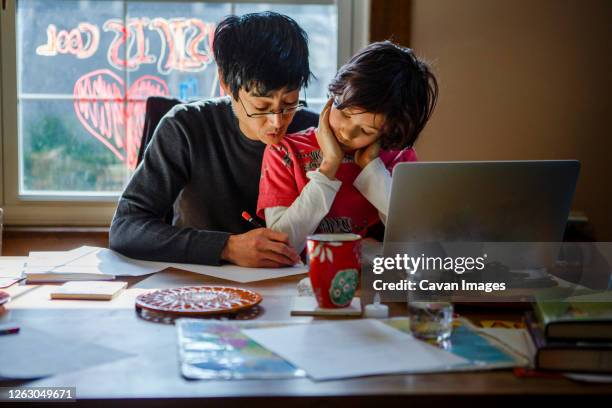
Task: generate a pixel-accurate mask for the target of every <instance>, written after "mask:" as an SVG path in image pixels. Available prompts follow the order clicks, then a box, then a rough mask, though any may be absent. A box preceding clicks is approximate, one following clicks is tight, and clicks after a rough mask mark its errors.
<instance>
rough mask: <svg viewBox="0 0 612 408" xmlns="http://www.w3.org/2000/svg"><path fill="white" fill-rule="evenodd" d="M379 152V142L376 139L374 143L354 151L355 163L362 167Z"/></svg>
mask: <svg viewBox="0 0 612 408" xmlns="http://www.w3.org/2000/svg"><path fill="white" fill-rule="evenodd" d="M379 154H380V142H379V141H378V140H376V141H375V142H374V143H371V144H369V145H367V146H366V147H363V148H361V149H359V150H357V151H355V163H357V165H358V166H359V167H361V168H362V169H364V168H365V166H367V165H368V164H370V162H371V161H372V160H374V159H376V158H377V157H378V155H379Z"/></svg>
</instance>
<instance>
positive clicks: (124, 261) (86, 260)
mask: <svg viewBox="0 0 612 408" xmlns="http://www.w3.org/2000/svg"><path fill="white" fill-rule="evenodd" d="M166 268H176V269H182V270H185V271H190V272H195V273H199V274H202V275H208V276H213V277H216V278H221V279H226V280H231V281H235V282H241V283H246V282H255V281H260V280H265V279H274V278H280V277H285V276H292V275H299V274H302V273H307V272H308V269H307V267H306V266H304V265H296V266H293V267H288V268H244V267H240V266H236V265H224V266H221V267H219V266H207V265H194V264H179V263H171V262H153V261H141V260H137V259H132V258H128V257H126V256H123V255H121V254H119V253H117V252H115V251H112V250H110V249H106V248H98V247H90V246H82V247H80V248H76V249H73V250H71V251H64V252H30V256H29V257H28V259H27V261H26V265H25V268H24V276H25V277H26V278H27V281H28V282H29V283H35V282H65V281H72V280H88V281H91V280H113V279H115V277H116V276H142V275H148V274H151V273H155V272H159V271H161V270H164V269H166Z"/></svg>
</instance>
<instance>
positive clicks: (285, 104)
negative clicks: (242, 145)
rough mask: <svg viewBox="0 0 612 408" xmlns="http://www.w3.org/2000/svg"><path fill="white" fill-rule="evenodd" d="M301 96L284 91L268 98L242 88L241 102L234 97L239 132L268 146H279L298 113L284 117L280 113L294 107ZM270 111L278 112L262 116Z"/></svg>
mask: <svg viewBox="0 0 612 408" xmlns="http://www.w3.org/2000/svg"><path fill="white" fill-rule="evenodd" d="M299 96H300V93H299V90H298V89H294V90H288V89H287V88H282V89H279V90H276V91H271V92H269V93H268V94H266V95H258V94H256V93H255V91H253V90H251V91H250V92H247V91H245V90H244V89H243V88H241V89H240V91H239V92H238V99H237V100H236V99H233V98H232V105H233V107H234V112H235V113H236V116H237V117H238V123H239V124H240V130H242V133H244V134H245V136H246V137H248V138H249V139H252V140H261V141H262V142H263V143H265V144H278V143H279V142H280V141H281V140H282V139H283V137H285V133H286V132H287V127H288V126H289V124H290V123H291V121H292V120H293V116H294V115H295V110H293V111H291V112H287V113H285V114H282V113H280V111H282V110H283V109H287V108H291V107H295V106H296V105H297V104H298V102H299ZM269 112H279V113H275V114H269V115H261V114H263V113H269Z"/></svg>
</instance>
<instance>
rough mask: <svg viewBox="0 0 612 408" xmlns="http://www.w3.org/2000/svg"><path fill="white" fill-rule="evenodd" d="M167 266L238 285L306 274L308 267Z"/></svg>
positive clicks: (171, 264)
mask: <svg viewBox="0 0 612 408" xmlns="http://www.w3.org/2000/svg"><path fill="white" fill-rule="evenodd" d="M168 266H169V267H172V268H177V269H183V270H185V271H190V272H195V273H199V274H201V275H208V276H213V277H215V278H220V279H226V280H230V281H234V282H240V283H248V282H257V281H262V280H266V279H276V278H283V277H285V276H293V275H300V274H302V273H308V267H307V266H305V265H294V266H289V267H286V268H246V267H243V266H237V265H232V264H226V265H223V266H209V265H195V264H173V263H170V264H168Z"/></svg>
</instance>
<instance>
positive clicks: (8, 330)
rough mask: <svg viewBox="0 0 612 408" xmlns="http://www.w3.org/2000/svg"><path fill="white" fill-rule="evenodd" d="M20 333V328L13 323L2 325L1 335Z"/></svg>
mask: <svg viewBox="0 0 612 408" xmlns="http://www.w3.org/2000/svg"><path fill="white" fill-rule="evenodd" d="M15 333H19V326H17V325H16V324H13V323H3V324H0V335H3V334H15Z"/></svg>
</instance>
